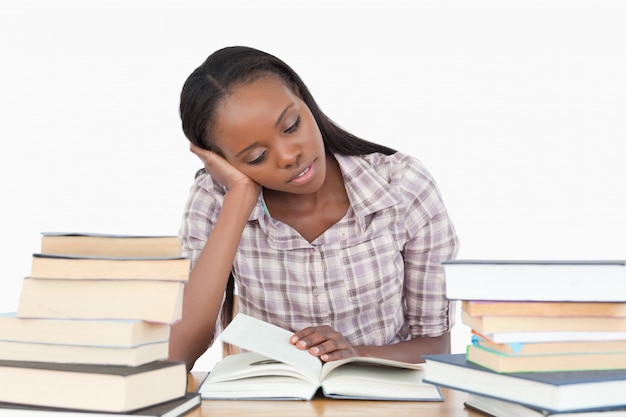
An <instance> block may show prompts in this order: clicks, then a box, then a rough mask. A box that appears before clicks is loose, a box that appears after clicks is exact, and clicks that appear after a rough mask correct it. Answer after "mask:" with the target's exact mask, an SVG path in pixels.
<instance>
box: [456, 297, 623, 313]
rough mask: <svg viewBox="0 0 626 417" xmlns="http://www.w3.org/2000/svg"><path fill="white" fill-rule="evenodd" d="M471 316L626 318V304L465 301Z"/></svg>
mask: <svg viewBox="0 0 626 417" xmlns="http://www.w3.org/2000/svg"><path fill="white" fill-rule="evenodd" d="M461 309H462V310H463V311H465V312H467V314H469V315H470V316H476V317H479V316H542V317H626V303H586V302H568V301H564V302H559V301H484V300H463V301H462V302H461Z"/></svg>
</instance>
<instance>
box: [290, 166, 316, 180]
mask: <svg viewBox="0 0 626 417" xmlns="http://www.w3.org/2000/svg"><path fill="white" fill-rule="evenodd" d="M314 175H315V161H313V162H311V163H310V164H309V165H308V166H307V167H306V168H304V169H303V170H301V171H299V172H298V173H296V175H294V176H293V177H292V178H291V179H290V180H289V182H290V183H292V184H298V185H302V184H306V183H307V182H309V181H310V180H311V179H312V178H313V176H314Z"/></svg>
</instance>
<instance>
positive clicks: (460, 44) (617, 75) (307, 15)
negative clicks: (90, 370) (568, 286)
mask: <svg viewBox="0 0 626 417" xmlns="http://www.w3.org/2000/svg"><path fill="white" fill-rule="evenodd" d="M624 22H626V3H625V2H623V1H618V0H616V1H602V0H590V1H580V0H567V1H550V0H542V1H536V0H526V1H504V0H494V1H483V0H481V1H471V0H463V1H460V0H459V1H443V0H442V1H418V0H410V1H393V0H392V1H389V0H385V1H366V0H349V1H348V0H345V1H341V0H336V1H326V0H322V1H319V0H318V1H314V2H313V1H311V2H305V1H292V0H285V1H254V0H250V1H220V2H217V1H215V2H214V1H170V2H166V1H158V0H138V1H132V0H128V1H88V0H75V1H68V0H55V1H44V0H41V1H25V0H15V1H9V0H0V59H1V61H0V138H1V140H2V142H1V143H2V145H1V146H2V151H1V152H0V158H1V159H0V170H1V172H0V190H1V193H2V200H1V201H2V202H1V203H0V205H1V210H2V211H1V216H0V222H1V223H0V230H2V234H3V236H2V239H1V242H2V243H1V245H2V252H1V253H2V255H1V256H2V261H1V262H2V272H1V277H0V311H10V310H14V309H15V308H16V307H17V303H18V300H19V291H20V287H21V281H22V279H23V277H24V276H26V275H28V274H29V271H30V256H31V254H32V253H33V252H37V251H38V248H39V246H38V245H39V239H40V235H39V234H40V232H42V231H80V232H111V233H138V234H139V233H146V234H176V233H177V231H178V226H179V222H180V216H181V214H182V208H183V204H184V201H185V198H186V195H187V191H188V188H189V186H190V184H191V181H192V178H193V174H194V172H195V170H196V169H197V168H199V167H200V163H199V161H197V160H196V159H195V157H194V156H193V155H192V154H190V153H189V152H188V145H187V141H186V139H185V138H184V136H183V134H182V132H181V129H180V122H179V119H178V113H177V106H178V95H179V93H180V88H181V86H182V83H183V81H184V80H185V78H186V77H187V75H188V74H189V73H190V72H191V71H192V70H193V69H194V68H195V67H196V66H198V65H199V64H200V63H201V62H202V61H203V60H204V59H205V58H206V56H208V54H209V53H210V52H212V51H213V50H215V49H218V48H221V47H223V46H227V45H233V44H241V45H249V46H253V47H257V48H260V49H264V50H266V51H268V52H271V53H273V54H275V55H277V56H279V57H281V58H283V59H284V60H285V61H287V62H288V63H289V64H290V65H291V66H292V67H293V68H294V69H295V70H296V71H297V72H299V73H300V75H301V76H302V77H303V79H304V80H305V82H307V83H308V85H309V87H310V89H311V91H312V92H313V94H314V96H315V97H316V98H317V100H318V102H319V103H320V105H321V107H322V109H324V111H325V112H326V113H327V114H328V115H329V116H330V117H331V118H333V119H334V120H335V121H336V122H338V123H339V124H340V125H342V126H344V127H345V128H347V129H348V130H350V131H352V132H353V133H356V134H358V135H360V136H363V137H365V138H367V139H370V140H374V141H378V142H381V143H384V144H386V145H389V146H391V147H395V148H397V149H400V150H403V151H406V152H409V153H412V154H413V155H415V156H417V157H418V158H419V159H421V160H422V161H423V162H424V163H425V164H426V166H427V167H428V168H429V169H430V170H431V172H432V173H433V175H434V176H435V178H436V179H437V181H438V183H439V186H440V188H441V191H442V193H443V196H444V199H445V201H446V203H447V206H448V209H449V211H450V214H451V216H452V218H453V220H454V222H455V224H456V227H457V231H458V234H459V236H460V239H461V242H462V245H461V250H460V254H459V256H460V257H462V258H578V259H585V258H602V259H603V258H608V259H614V258H619V259H623V258H625V257H626V251H625V245H624V236H625V235H626V222H625V221H624V218H625V217H624V216H625V215H626V186H625V183H626V163H625V162H624V149H625V144H626V76H625V74H626V25H625V24H624ZM453 336H454V339H453V340H454V350H455V351H457V352H459V351H462V350H463V348H464V346H465V345H466V344H467V343H468V342H469V336H468V333H467V328H466V327H465V326H463V325H462V324H461V323H458V324H457V326H456V328H455V330H454V333H453ZM218 355H219V353H218V352H217V351H216V350H212V351H211V352H209V353H208V354H207V355H205V357H204V358H203V359H202V360H201V361H199V362H198V364H197V367H196V369H206V368H207V367H210V366H211V364H212V363H213V361H214V360H215V358H216V357H217V356H218Z"/></svg>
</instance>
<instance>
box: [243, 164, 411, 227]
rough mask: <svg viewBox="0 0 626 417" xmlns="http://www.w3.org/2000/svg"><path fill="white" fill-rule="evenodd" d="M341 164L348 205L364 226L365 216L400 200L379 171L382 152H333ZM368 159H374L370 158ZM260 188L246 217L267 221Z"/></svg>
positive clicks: (381, 170) (384, 169) (267, 217)
mask: <svg viewBox="0 0 626 417" xmlns="http://www.w3.org/2000/svg"><path fill="white" fill-rule="evenodd" d="M334 156H335V159H336V160H337V162H338V163H339V167H340V168H341V174H342V175H343V181H344V184H345V187H346V192H347V193H348V198H349V199H350V207H351V209H352V210H353V212H354V214H355V215H356V217H357V219H358V223H359V226H360V228H361V230H364V229H365V227H366V225H365V218H366V217H367V216H368V215H371V214H373V213H376V212H377V211H380V210H383V209H385V208H388V207H391V206H393V205H395V204H398V202H400V201H401V196H400V195H399V193H398V191H397V190H395V189H394V188H393V187H392V186H391V185H390V184H389V179H388V178H385V177H383V176H382V174H381V172H385V171H388V170H389V168H388V166H389V165H388V164H390V162H386V161H384V158H385V155H382V156H380V155H378V154H376V156H375V154H370V155H364V156H349V155H340V154H334ZM371 159H376V161H375V162H372V161H371ZM263 207H264V201H263V192H262V191H261V192H260V193H259V198H258V201H257V204H256V206H255V207H254V209H253V210H252V213H251V214H250V220H258V221H261V222H262V223H265V224H267V222H268V221H270V216H269V215H268V214H267V213H266V212H265V210H264V208H263Z"/></svg>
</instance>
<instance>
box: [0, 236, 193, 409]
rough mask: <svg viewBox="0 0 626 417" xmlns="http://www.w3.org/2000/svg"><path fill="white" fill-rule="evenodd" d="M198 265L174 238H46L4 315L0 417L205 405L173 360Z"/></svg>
mask: <svg viewBox="0 0 626 417" xmlns="http://www.w3.org/2000/svg"><path fill="white" fill-rule="evenodd" d="M189 265H190V264H189V260H188V259H187V258H184V257H182V256H180V249H179V242H178V239H177V238H176V237H175V236H128V235H105V234H65V233H51V234H43V235H42V238H41V252H39V253H36V254H34V255H33V256H32V265H31V273H30V275H29V276H28V277H26V278H24V280H23V283H22V289H21V295H20V300H19V303H18V309H17V312H9V313H4V314H1V315H0V401H1V402H2V403H0V414H2V413H4V414H7V413H9V412H10V413H11V414H10V415H31V414H35V415H36V413H37V412H41V413H42V414H46V413H47V414H46V415H48V414H49V415H55V414H54V413H62V412H64V413H74V412H75V413H78V412H81V413H88V414H85V415H94V416H95V415H100V413H102V414H103V415H108V414H109V413H117V414H124V415H126V414H128V415H154V416H158V415H163V413H165V412H167V413H170V414H168V415H181V413H184V412H186V411H188V410H190V409H192V408H194V407H196V406H197V405H199V403H200V397H199V396H198V395H197V394H188V393H187V371H186V367H185V364H184V363H181V362H171V361H168V360H167V359H168V347H169V332H170V325H171V324H172V323H174V322H176V321H178V320H179V319H180V317H181V315H182V301H183V290H184V286H185V284H186V282H187V279H188V275H189ZM4 414H3V415H4ZM59 415H60V414H59ZM81 415H83V414H81Z"/></svg>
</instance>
